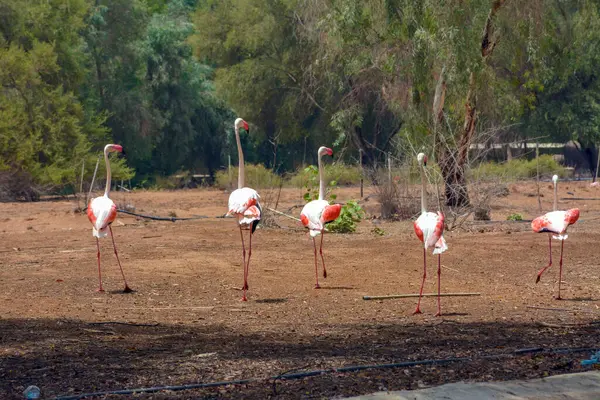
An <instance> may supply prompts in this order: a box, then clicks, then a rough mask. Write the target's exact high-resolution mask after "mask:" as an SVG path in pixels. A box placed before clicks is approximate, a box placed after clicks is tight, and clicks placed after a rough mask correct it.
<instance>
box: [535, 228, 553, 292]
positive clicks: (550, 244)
mask: <svg viewBox="0 0 600 400" xmlns="http://www.w3.org/2000/svg"><path fill="white" fill-rule="evenodd" d="M548 248H549V249H550V262H549V263H548V265H547V266H545V267H544V268H542V269H541V270H540V272H538V274H537V279H536V280H535V283H538V282H539V281H540V279H541V277H542V274H543V273H544V272H546V270H547V269H548V268H550V267H551V266H552V235H548Z"/></svg>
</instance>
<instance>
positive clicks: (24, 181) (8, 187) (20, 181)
mask: <svg viewBox="0 0 600 400" xmlns="http://www.w3.org/2000/svg"><path fill="white" fill-rule="evenodd" d="M41 191H42V190H41V188H40V187H39V186H38V185H36V184H35V183H34V182H33V180H32V178H31V175H29V174H28V173H27V172H25V171H13V172H10V171H0V201H38V200H39V199H40V194H41Z"/></svg>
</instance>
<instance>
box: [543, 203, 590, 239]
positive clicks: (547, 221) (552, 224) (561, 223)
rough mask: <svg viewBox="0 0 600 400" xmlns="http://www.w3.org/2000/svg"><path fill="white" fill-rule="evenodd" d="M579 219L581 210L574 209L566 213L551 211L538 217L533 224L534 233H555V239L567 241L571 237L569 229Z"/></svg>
mask: <svg viewBox="0 0 600 400" xmlns="http://www.w3.org/2000/svg"><path fill="white" fill-rule="evenodd" d="M578 219H579V209H578V208H572V209H570V210H566V211H551V212H549V213H546V214H544V215H542V216H541V217H537V218H536V219H534V220H533V221H532V222H531V228H532V229H533V231H534V232H537V233H542V232H549V233H553V234H554V236H552V237H553V238H554V239H558V240H565V239H567V238H568V237H569V235H567V228H568V227H569V225H573V224H574V223H575V222H577V220H578Z"/></svg>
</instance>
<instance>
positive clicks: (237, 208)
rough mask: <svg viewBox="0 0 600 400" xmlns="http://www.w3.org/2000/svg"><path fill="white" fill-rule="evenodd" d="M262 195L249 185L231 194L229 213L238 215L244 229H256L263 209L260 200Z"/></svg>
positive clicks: (239, 222)
mask: <svg viewBox="0 0 600 400" xmlns="http://www.w3.org/2000/svg"><path fill="white" fill-rule="evenodd" d="M258 199H260V196H259V195H258V193H257V192H256V190H254V189H250V188H247V187H244V188H241V189H236V190H234V191H233V192H231V195H229V211H228V212H227V215H237V216H238V224H239V225H240V227H241V228H242V229H250V228H252V231H254V230H255V229H256V226H257V225H258V222H259V221H260V218H261V214H262V210H261V208H260V203H259V202H258Z"/></svg>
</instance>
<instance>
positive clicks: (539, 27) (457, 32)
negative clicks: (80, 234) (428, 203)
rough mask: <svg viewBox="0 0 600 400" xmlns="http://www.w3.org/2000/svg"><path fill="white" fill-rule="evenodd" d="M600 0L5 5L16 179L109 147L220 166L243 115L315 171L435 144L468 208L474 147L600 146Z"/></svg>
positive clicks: (142, 0) (155, 171)
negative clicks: (322, 162) (321, 152)
mask: <svg viewBox="0 0 600 400" xmlns="http://www.w3.org/2000/svg"><path fill="white" fill-rule="evenodd" d="M599 11H600V3H599V2H598V1H595V0H561V1H558V0H531V1H527V2H517V1H514V0H435V1H434V0H365V1H361V2H357V1H354V0H44V1H37V0H28V1H22V0H0V185H3V184H4V185H5V186H6V184H5V182H8V181H10V180H11V179H13V178H11V177H19V178H18V182H25V181H27V182H31V184H32V185H36V187H38V188H39V189H40V190H45V191H54V192H57V191H64V190H72V188H73V187H76V186H77V183H76V182H77V181H78V179H79V178H80V174H81V166H82V163H83V164H84V167H85V169H84V171H85V173H84V176H85V178H87V180H89V177H90V176H91V174H92V173H93V166H94V165H95V162H96V159H97V156H98V154H99V153H100V152H101V149H102V147H103V145H104V144H105V143H107V142H116V143H120V144H122V145H123V146H124V148H125V154H124V156H125V158H120V159H119V161H116V163H117V165H116V168H115V169H116V173H115V178H116V179H132V181H133V184H139V183H142V182H145V183H147V184H151V183H153V182H156V180H157V178H158V179H160V177H167V176H170V175H173V174H175V173H180V172H181V171H184V172H185V173H200V174H209V175H211V176H214V175H215V173H216V171H217V170H219V169H221V168H223V167H224V166H227V165H228V161H229V157H231V162H232V164H234V165H235V164H236V163H237V154H236V148H235V141H234V140H233V120H234V119H235V117H236V116H242V117H243V118H245V119H246V120H247V121H248V122H250V124H251V134H250V135H243V137H242V145H243V147H244V151H245V155H246V160H247V161H248V162H249V163H253V164H260V165H262V166H264V167H266V168H267V169H272V170H274V171H275V172H276V173H278V174H282V173H284V172H290V171H297V170H300V171H302V168H303V167H304V166H305V165H308V164H311V163H312V164H314V163H315V162H316V149H317V148H318V147H319V146H320V145H323V144H326V145H329V146H331V147H333V148H334V151H335V154H336V158H341V159H342V160H344V161H346V162H347V163H350V164H357V161H358V159H359V158H362V161H363V164H364V165H365V166H366V167H368V168H374V167H377V166H381V165H383V163H384V162H385V159H386V157H387V154H388V153H391V154H392V155H393V156H394V159H395V160H397V161H398V162H402V161H403V160H407V159H408V158H410V157H414V154H415V153H416V152H417V151H422V150H423V151H426V152H428V154H430V155H431V158H432V161H437V162H438V163H439V164H440V171H441V174H442V175H443V177H444V181H445V183H446V186H447V189H448V188H450V189H451V190H453V191H450V192H449V191H448V190H446V192H445V193H446V197H447V199H448V201H449V203H452V204H455V205H457V204H460V203H461V201H464V200H466V201H468V197H465V198H464V199H461V196H463V195H464V196H466V194H462V192H461V189H460V188H461V185H464V183H465V182H464V180H465V179H467V177H468V176H472V175H469V174H467V173H466V172H465V171H464V163H465V159H466V158H468V157H465V156H464V148H465V146H466V145H469V144H471V143H473V142H475V141H485V142H487V143H507V142H510V141H515V140H526V139H529V140H534V141H536V140H537V141H542V142H543V141H546V142H553V141H559V142H565V141H567V140H569V139H574V140H578V141H580V142H581V143H582V144H583V145H584V147H586V146H588V147H589V146H593V145H594V144H596V143H598V142H599V141H600V137H599V135H600V133H599V132H600V129H599V128H600V87H599V81H598V74H597V65H599V61H600V60H599V58H600V52H599V51H598V46H599V43H600V15H599ZM482 32H483V34H482ZM407 149H408V150H407ZM467 149H468V147H467ZM338 154H340V156H338ZM125 160H126V162H125ZM337 165H338V167H337V168H343V167H339V165H341V164H337ZM544 165H546V164H544ZM496 167H497V166H487V167H484V168H483V169H482V168H480V169H478V170H476V171H472V172H471V173H470V174H489V173H491V172H490V171H492V170H494V168H496ZM257 168H260V167H257ZM330 168H336V167H330ZM486 168H487V169H486ZM511 168H512V167H511ZM515 168H516V169H518V170H519V171H520V172H518V173H517V175H518V176H522V175H529V174H530V171H531V169H530V168H529V169H528V167H525V166H522V165H518V166H517V165H516V164H515ZM521 169H523V170H527V171H525V172H523V171H521ZM257 171H258V169H257ZM249 172H250V171H249ZM267 172H268V171H267ZM267 172H264V171H261V172H260V174H266V173H267ZM330 172H331V174H332V175H335V178H334V179H335V180H337V181H338V183H339V184H344V183H346V182H351V181H354V180H355V179H356V177H355V175H356V173H355V172H356V171H355V170H351V169H344V170H343V171H338V172H334V171H330ZM256 173H257V174H258V172H256ZM251 179H252V178H251V177H250V178H249V180H248V182H251ZM269 179H271V180H274V181H277V178H276V177H270V178H269ZM295 179H298V180H300V181H302V179H304V178H303V177H302V174H300V175H299V176H298V177H297V178H295ZM13 181H14V179H13ZM217 182H218V183H219V185H221V186H223V175H222V174H220V175H218V176H217ZM227 182H228V180H227ZM13 183H14V182H13ZM296 185H297V186H301V184H298V182H296ZM452 193H454V194H452ZM457 193H458V194H457ZM452 196H454V198H452ZM464 196H463V197H464ZM452 204H451V205H452Z"/></svg>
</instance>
